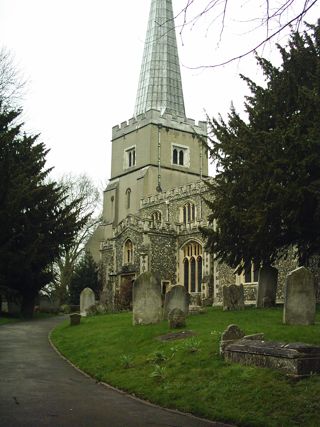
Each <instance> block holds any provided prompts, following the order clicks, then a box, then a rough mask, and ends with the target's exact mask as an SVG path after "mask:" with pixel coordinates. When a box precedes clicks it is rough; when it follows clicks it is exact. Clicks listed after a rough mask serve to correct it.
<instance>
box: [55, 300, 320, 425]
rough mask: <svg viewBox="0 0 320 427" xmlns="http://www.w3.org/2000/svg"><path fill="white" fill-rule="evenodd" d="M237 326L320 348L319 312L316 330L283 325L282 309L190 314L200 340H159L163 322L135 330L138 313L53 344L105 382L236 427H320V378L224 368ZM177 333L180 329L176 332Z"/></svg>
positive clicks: (100, 319)
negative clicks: (223, 351) (224, 336)
mask: <svg viewBox="0 0 320 427" xmlns="http://www.w3.org/2000/svg"><path fill="white" fill-rule="evenodd" d="M232 323H235V324H237V325H238V326H239V327H240V328H241V329H243V330H244V331H245V333H246V334H253V333H257V332H264V333H265V339H267V340H277V341H283V342H306V343H311V344H318V345H320V310H319V309H318V310H317V319H316V324H315V325H312V326H288V325H283V324H282V309H280V308H273V309H255V308H249V309H246V310H243V311H238V312H234V311H233V312H223V311H222V310H221V309H218V308H208V309H207V312H206V313H205V314H202V315H193V316H189V317H188V319H187V327H186V328H185V330H192V331H193V332H195V333H196V336H195V337H190V338H187V339H184V340H175V341H159V340H158V339H156V338H157V337H159V336H161V335H165V334H168V333H170V332H172V331H170V330H169V328H168V323H167V322H166V321H163V322H161V323H159V324H157V325H149V326H132V313H120V314H107V315H100V316H95V317H87V318H83V319H82V320H81V324H80V325H79V326H73V327H70V326H69V322H64V323H62V324H60V325H59V326H58V327H57V328H56V329H55V330H54V331H53V333H52V341H53V343H54V344H55V345H56V346H57V348H58V349H59V350H60V352H61V353H62V354H63V355H65V356H66V357H67V358H68V359H70V360H71V361H72V362H73V363H74V364H75V365H76V366H78V367H79V368H80V369H82V370H83V371H85V372H87V373H89V374H90V375H91V376H93V377H94V378H96V379H97V380H98V381H103V382H106V383H108V384H111V385H113V386H115V387H118V388H120V389H122V390H126V391H128V392H129V393H131V394H134V395H136V396H138V397H141V398H143V399H146V400H149V401H151V402H154V403H157V404H159V405H161V406H164V407H167V408H173V409H179V410H181V411H184V412H190V413H193V414H195V415H198V416H200V417H204V418H208V419H211V420H215V421H224V422H229V423H235V424H237V425H238V426H280V425H282V426H286V427H287V426H301V425H303V426H318V425H319V411H320V399H319V396H320V375H313V376H311V377H310V378H307V379H303V380H300V381H295V380H293V379H290V378H288V377H287V376H286V375H285V374H284V373H281V372H277V371H273V370H271V369H266V368H256V367H245V366H242V365H238V364H228V363H225V362H224V361H223V360H222V358H221V357H220V356H219V354H218V349H219V339H220V334H221V333H222V332H223V331H224V330H225V329H226V327H227V326H228V325H229V324H232ZM176 331H179V330H175V331H174V332H176Z"/></svg>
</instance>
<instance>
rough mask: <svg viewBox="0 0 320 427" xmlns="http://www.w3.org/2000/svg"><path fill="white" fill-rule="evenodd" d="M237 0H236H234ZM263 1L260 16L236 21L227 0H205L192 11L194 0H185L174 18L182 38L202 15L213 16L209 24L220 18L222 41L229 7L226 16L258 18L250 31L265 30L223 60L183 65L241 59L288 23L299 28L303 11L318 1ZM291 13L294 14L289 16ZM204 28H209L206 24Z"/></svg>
mask: <svg viewBox="0 0 320 427" xmlns="http://www.w3.org/2000/svg"><path fill="white" fill-rule="evenodd" d="M237 1H239V0H237ZM263 1H264V2H265V8H264V10H265V12H264V13H263V14H262V16H260V17H259V16H258V17H255V18H253V19H248V21H239V20H238V19H237V17H236V16H233V17H232V15H230V10H231V11H232V7H231V5H230V1H229V0H210V1H207V2H205V5H204V6H203V7H202V8H201V10H200V11H197V12H196V13H195V14H194V15H192V13H193V12H194V9H193V8H194V7H195V4H196V2H195V0H187V3H186V5H185V6H184V7H183V8H182V9H181V10H180V11H179V12H178V13H177V14H176V16H175V19H176V18H179V17H180V18H181V16H183V19H182V23H181V24H180V25H178V28H180V30H179V35H180V38H181V40H182V42H183V34H184V32H185V31H186V29H187V28H190V29H193V28H194V27H195V26H196V25H197V24H199V25H203V22H201V19H202V18H203V17H204V16H209V14H210V16H213V19H212V20H211V23H210V24H209V26H211V25H212V23H213V22H215V21H216V20H217V19H219V20H220V21H221V22H220V32H219V40H218V43H220V42H221V40H222V37H223V34H224V32H225V30H226V28H225V26H226V18H227V10H228V12H229V13H228V18H229V20H230V19H232V20H233V21H235V22H238V23H239V22H254V21H257V22H259V24H258V25H257V26H256V27H255V28H254V29H251V31H250V32H253V31H256V30H257V29H258V28H264V27H265V30H266V33H265V37H263V38H262V39H260V40H258V41H257V42H256V44H255V45H254V46H253V47H252V48H250V49H248V50H246V51H244V52H242V53H240V54H236V55H234V56H233V57H231V58H228V59H226V60H225V61H223V62H220V63H217V64H213V65H200V66H196V67H186V68H189V69H200V68H215V67H221V66H223V65H226V64H229V63H231V62H233V61H236V60H240V59H242V58H244V57H245V56H247V55H249V54H251V53H254V52H255V51H256V50H257V49H259V48H261V47H262V46H264V45H265V44H266V43H267V42H269V41H270V40H271V39H273V38H275V37H276V36H278V35H279V34H280V33H282V32H283V31H284V30H285V29H286V28H288V27H289V26H293V27H294V28H295V30H298V29H299V27H300V25H301V23H302V20H303V17H304V16H305V15H306V13H307V12H308V11H309V10H310V9H311V8H312V7H314V6H315V5H316V3H318V0H304V1H303V2H301V0H282V2H280V4H279V2H277V1H272V0H263ZM241 6H242V7H247V8H249V7H250V5H249V4H245V2H244V0H243V3H242V5H241ZM292 14H293V16H292ZM206 25H207V29H208V24H206Z"/></svg>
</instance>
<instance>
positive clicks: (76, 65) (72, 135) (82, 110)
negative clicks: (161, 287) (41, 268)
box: [0, 0, 320, 186]
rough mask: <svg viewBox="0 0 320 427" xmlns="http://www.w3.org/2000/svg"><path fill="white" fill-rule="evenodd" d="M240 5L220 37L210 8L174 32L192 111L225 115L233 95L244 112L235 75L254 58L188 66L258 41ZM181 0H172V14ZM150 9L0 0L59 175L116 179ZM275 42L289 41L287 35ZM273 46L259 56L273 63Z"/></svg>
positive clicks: (35, 118)
mask: <svg viewBox="0 0 320 427" xmlns="http://www.w3.org/2000/svg"><path fill="white" fill-rule="evenodd" d="M207 2H208V1H207V0H198V1H197V2H196V6H197V8H198V9H200V8H201V4H203V3H207ZM301 2H302V0H301ZM241 3H242V2H240V1H239V0H234V1H233V6H232V7H233V9H232V11H233V18H234V19H232V20H231V21H228V22H226V28H225V31H224V33H223V34H222V41H221V42H220V43H218V41H219V33H220V29H221V28H220V24H219V21H214V22H213V21H212V16H211V17H210V16H208V17H207V18H203V20H202V21H200V22H199V23H198V24H197V25H195V26H194V27H187V28H185V29H184V31H183V33H182V36H180V35H179V29H178V31H177V32H178V45H179V46H178V47H179V54H180V62H181V72H182V82H183V89H184V96H185V105H186V111H187V115H188V117H191V118H194V119H196V120H203V119H204V118H205V113H204V111H207V112H208V114H209V116H216V115H217V113H218V112H220V113H221V114H222V115H224V116H225V115H226V114H227V112H228V110H229V107H230V103H231V101H233V102H234V104H235V106H236V108H238V109H239V110H241V108H242V105H243V96H244V95H245V94H248V90H247V88H246V85H245V84H244V83H243V82H242V81H241V79H240V78H239V73H240V72H241V73H244V74H245V75H248V76H249V77H251V78H253V79H254V80H258V79H259V78H260V73H259V71H258V69H257V67H256V61H255V60H254V58H253V57H252V56H251V57H249V58H246V59H244V60H242V61H240V62H239V61H237V62H234V63H233V64H231V65H228V66H224V67H219V68H214V69H212V68H209V69H207V68H206V69H203V68H200V69H197V70H192V69H190V67H196V66H200V65H208V64H213V63H216V62H220V61H223V60H224V59H228V58H229V57H231V56H234V55H237V54H239V53H242V52H244V51H246V49H248V48H250V47H253V46H254V43H255V42H256V40H258V39H259V37H260V36H261V33H259V32H257V31H253V26H252V23H251V24H249V23H245V24H244V23H242V24H241V25H240V24H239V22H237V21H243V19H242V18H241V13H243V12H244V10H243V9H244V8H242V7H240V6H241ZM259 3H260V2H259V1H258V0H251V4H252V5H253V4H254V5H255V6H256V7H257V8H256V9H255V8H253V7H249V9H246V10H245V13H246V15H245V16H246V20H247V21H248V19H249V18H250V17H249V16H248V10H250V11H251V13H252V17H254V16H257V15H259V13H260V14H261V9H260V8H259V6H260V5H259ZM264 3H265V2H264V1H263V0H261V5H263V4H264ZM185 4H186V0H174V1H173V5H174V9H175V12H176V13H178V11H179V7H180V8H181V7H182V6H184V5H185ZM243 4H245V5H247V6H248V4H250V0H246V1H243ZM149 7H150V0H136V1H133V0H117V1H111V0H90V1H89V0H0V47H6V48H7V49H8V50H10V51H11V53H12V54H13V56H14V59H15V63H16V64H17V66H18V68H19V69H20V70H21V71H22V72H23V75H24V77H25V78H26V79H27V80H28V85H27V90H26V96H25V99H24V101H23V108H24V117H23V119H24V121H25V123H26V129H27V130H28V131H29V132H32V133H40V134H41V136H40V140H41V141H43V142H44V143H45V144H46V145H47V147H48V148H50V150H51V151H50V154H49V156H48V161H49V165H52V166H54V167H55V172H54V173H55V175H56V176H59V175H61V174H64V173H69V172H71V173H75V174H78V173H82V172H85V173H86V174H88V175H89V176H90V177H92V178H93V179H94V181H95V182H96V183H97V184H98V185H99V186H102V185H105V183H106V182H107V179H108V178H109V177H110V161H111V143H110V139H111V129H112V126H114V125H116V124H119V123H120V122H122V121H125V120H128V119H129V118H131V117H132V115H133V110H134V104H135V96H136V90H137V85H138V77H139V72H140V64H141V59H142V52H143V43H144V37H145V31H146V26H147V20H148V13H149ZM235 7H238V9H239V10H235ZM261 7H262V6H261ZM191 12H192V11H191ZM190 16H191V15H190ZM318 16H320V13H319V7H318V5H316V6H315V7H314V8H313V9H312V10H311V12H310V13H309V15H308V16H307V19H308V21H309V22H311V23H315V21H316V18H317V17H318ZM235 18H236V19H235ZM239 25H240V26H239ZM256 25H257V23H256V22H255V23H254V26H256ZM277 41H279V42H280V43H283V44H284V43H285V37H284V36H281V37H280V38H278V39H277ZM273 44H274V43H273V42H272V44H269V45H267V46H266V47H265V49H264V52H263V54H264V56H267V57H270V56H271V58H272V60H273V61H277V60H278V59H277V55H276V54H275V49H274V48H273ZM260 53H261V51H260Z"/></svg>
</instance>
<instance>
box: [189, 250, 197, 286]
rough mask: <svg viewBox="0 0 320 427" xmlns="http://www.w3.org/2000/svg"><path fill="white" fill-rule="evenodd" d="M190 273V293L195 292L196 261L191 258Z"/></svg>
mask: <svg viewBox="0 0 320 427" xmlns="http://www.w3.org/2000/svg"><path fill="white" fill-rule="evenodd" d="M190 273H191V292H196V261H195V259H194V258H193V257H192V258H191V260H190Z"/></svg>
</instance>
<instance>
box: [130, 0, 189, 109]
mask: <svg viewBox="0 0 320 427" xmlns="http://www.w3.org/2000/svg"><path fill="white" fill-rule="evenodd" d="M150 109H155V110H159V111H161V113H162V114H163V113H164V112H166V113H169V114H173V115H176V116H180V117H185V108H184V99H183V92H182V83H181V74H180V64H179V56H178V48H177V39H176V33H175V27H174V18H173V10H172V0H151V8H150V13H149V22H148V29H147V34H146V39H145V45H144V52H143V58H142V64H141V71H140V78H139V86H138V91H137V98H136V105H135V111H134V115H135V116H137V115H139V114H141V113H145V112H146V111H148V110H150Z"/></svg>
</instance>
